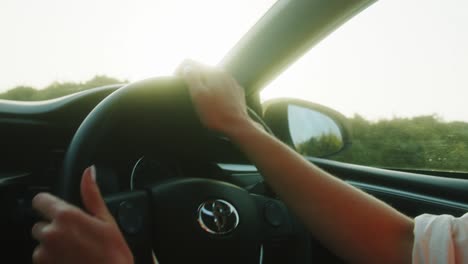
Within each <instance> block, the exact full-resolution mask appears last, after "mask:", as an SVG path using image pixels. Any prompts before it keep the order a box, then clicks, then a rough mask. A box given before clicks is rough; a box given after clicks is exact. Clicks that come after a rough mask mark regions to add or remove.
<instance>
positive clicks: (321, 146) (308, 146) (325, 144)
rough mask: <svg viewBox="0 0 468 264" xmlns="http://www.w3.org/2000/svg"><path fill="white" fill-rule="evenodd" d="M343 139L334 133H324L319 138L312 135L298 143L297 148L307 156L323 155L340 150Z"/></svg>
mask: <svg viewBox="0 0 468 264" xmlns="http://www.w3.org/2000/svg"><path fill="white" fill-rule="evenodd" d="M342 146H343V141H342V140H341V139H340V138H338V137H337V136H336V135H335V134H333V133H328V134H323V135H321V136H320V137H319V138H315V137H311V138H309V139H308V140H306V141H304V142H302V143H299V144H297V145H296V150H297V151H298V152H299V153H300V154H302V155H305V156H313V157H322V156H326V155H330V154H333V153H335V152H337V151H338V150H340V148H341V147H342Z"/></svg>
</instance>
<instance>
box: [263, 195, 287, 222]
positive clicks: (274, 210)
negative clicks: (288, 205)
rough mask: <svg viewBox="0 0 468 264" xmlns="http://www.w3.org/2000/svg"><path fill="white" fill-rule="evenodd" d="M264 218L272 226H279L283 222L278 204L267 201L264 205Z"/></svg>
mask: <svg viewBox="0 0 468 264" xmlns="http://www.w3.org/2000/svg"><path fill="white" fill-rule="evenodd" d="M263 212H264V216H265V220H266V221H267V222H268V223H269V224H270V225H272V226H274V227H279V226H281V225H282V224H283V212H282V210H281V208H280V206H279V205H278V204H276V203H275V202H272V201H269V202H266V203H265V205H264V211H263Z"/></svg>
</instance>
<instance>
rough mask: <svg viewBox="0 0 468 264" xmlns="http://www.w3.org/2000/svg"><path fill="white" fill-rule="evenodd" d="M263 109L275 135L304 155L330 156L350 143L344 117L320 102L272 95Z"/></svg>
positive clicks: (265, 118)
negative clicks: (280, 97)
mask: <svg viewBox="0 0 468 264" xmlns="http://www.w3.org/2000/svg"><path fill="white" fill-rule="evenodd" d="M263 109H264V111H263V116H264V120H265V122H266V123H267V125H268V126H269V127H270V128H271V130H272V131H273V133H274V134H275V136H277V137H278V138H279V139H280V140H282V141H283V142H285V143H286V144H288V145H290V146H291V147H293V148H294V149H295V150H296V151H297V152H299V153H300V154H302V155H304V156H312V157H327V156H331V155H334V154H337V153H339V152H341V151H343V150H344V149H345V148H347V147H348V146H349V145H350V144H351V137H350V130H349V127H348V123H347V120H346V117H345V116H343V115H342V114H340V113H339V112H337V111H335V110H333V109H330V108H328V107H325V106H323V105H319V104H315V103H311V102H307V101H303V100H299V99H275V100H271V101H268V102H266V103H264V104H263Z"/></svg>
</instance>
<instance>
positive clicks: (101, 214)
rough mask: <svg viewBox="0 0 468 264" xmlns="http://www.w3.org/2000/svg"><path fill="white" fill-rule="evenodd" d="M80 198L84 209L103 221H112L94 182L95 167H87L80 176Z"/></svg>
mask: <svg viewBox="0 0 468 264" xmlns="http://www.w3.org/2000/svg"><path fill="white" fill-rule="evenodd" d="M81 200H82V201H83V206H84V209H85V210H86V211H87V212H88V213H89V214H91V215H92V216H95V217H97V218H98V219H101V220H103V221H106V222H109V221H114V218H113V217H112V215H111V214H110V213H109V210H108V209H107V206H106V203H105V202H104V199H103V198H102V196H101V192H100V191H99V187H98V185H97V183H96V167H94V165H93V166H91V167H88V168H87V169H86V170H85V171H84V172H83V176H82V178H81Z"/></svg>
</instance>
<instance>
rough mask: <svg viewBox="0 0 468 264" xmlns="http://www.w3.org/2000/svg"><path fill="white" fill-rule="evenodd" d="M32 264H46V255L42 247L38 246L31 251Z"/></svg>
mask: <svg viewBox="0 0 468 264" xmlns="http://www.w3.org/2000/svg"><path fill="white" fill-rule="evenodd" d="M32 262H33V263H35V264H44V263H47V262H48V261H47V254H46V250H45V248H44V246H43V245H41V244H39V245H38V246H37V247H36V248H35V249H34V251H33V254H32Z"/></svg>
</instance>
